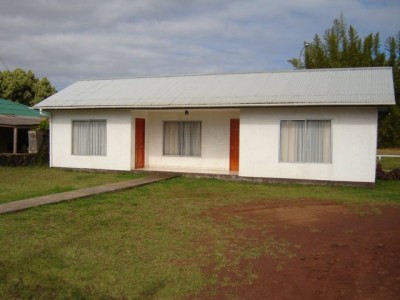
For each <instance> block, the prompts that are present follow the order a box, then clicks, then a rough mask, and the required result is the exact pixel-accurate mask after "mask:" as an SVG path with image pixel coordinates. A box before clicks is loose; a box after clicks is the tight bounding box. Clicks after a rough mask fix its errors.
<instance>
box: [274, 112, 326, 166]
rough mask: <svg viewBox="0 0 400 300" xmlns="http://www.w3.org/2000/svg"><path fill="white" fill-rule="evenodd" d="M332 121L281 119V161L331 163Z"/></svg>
mask: <svg viewBox="0 0 400 300" xmlns="http://www.w3.org/2000/svg"><path fill="white" fill-rule="evenodd" d="M331 143H332V142H331V121H329V120H293V121H281V132H280V153H279V159H280V161H281V162H295V163H331V162H332V145H331Z"/></svg>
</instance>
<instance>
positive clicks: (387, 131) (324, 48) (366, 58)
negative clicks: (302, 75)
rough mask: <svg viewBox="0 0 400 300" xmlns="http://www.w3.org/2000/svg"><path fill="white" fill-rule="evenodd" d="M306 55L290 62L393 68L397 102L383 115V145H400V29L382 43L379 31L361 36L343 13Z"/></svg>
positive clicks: (313, 66) (313, 65)
mask: <svg viewBox="0 0 400 300" xmlns="http://www.w3.org/2000/svg"><path fill="white" fill-rule="evenodd" d="M303 50H304V51H303V52H302V53H304V57H299V58H292V59H289V60H288V62H289V63H291V64H292V66H293V67H294V68H296V69H303V68H307V69H320V68H358V67H384V66H386V67H392V70H393V80H394V88H395V98H396V105H395V106H393V107H390V108H389V111H388V112H386V113H380V114H379V132H378V146H379V147H400V31H399V32H398V33H397V34H396V35H394V36H390V37H389V38H387V39H386V41H385V43H384V44H383V45H382V44H381V41H380V35H379V32H378V33H375V34H373V33H370V34H368V35H367V36H366V37H364V38H361V37H360V36H359V34H358V33H357V30H356V29H355V28H354V27H353V26H351V25H350V26H349V25H348V24H347V23H346V21H345V18H344V16H343V15H341V16H340V18H338V19H335V20H334V21H333V25H332V27H331V28H328V29H326V30H325V32H324V34H323V35H322V37H321V36H319V35H318V34H315V36H314V39H313V41H312V42H311V43H307V44H305V45H304V49H303Z"/></svg>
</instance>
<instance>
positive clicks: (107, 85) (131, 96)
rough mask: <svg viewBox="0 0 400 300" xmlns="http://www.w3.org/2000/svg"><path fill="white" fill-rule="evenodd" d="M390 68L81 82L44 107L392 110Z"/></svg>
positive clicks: (51, 99) (43, 105)
mask: <svg viewBox="0 0 400 300" xmlns="http://www.w3.org/2000/svg"><path fill="white" fill-rule="evenodd" d="M393 104H395V98H394V88H393V77H392V70H391V68H386V67H384V68H353V69H306V70H298V71H285V72H265V73H264V72H263V73H241V74H219V75H218V74H209V75H185V76H165V77H153V78H148V77H141V78H132V79H108V80H87V81H78V82H76V83H74V84H72V85H71V86H69V87H67V88H65V89H63V90H61V91H60V92H58V93H57V94H55V95H53V96H51V97H49V98H47V99H46V100H44V101H42V102H40V103H39V104H38V105H36V107H38V108H46V109H55V108H61V109H62V108H93V107H99V108H106V107H127V108H178V107H243V106H247V107H248V106H307V105H393Z"/></svg>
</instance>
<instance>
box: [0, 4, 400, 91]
mask: <svg viewBox="0 0 400 300" xmlns="http://www.w3.org/2000/svg"><path fill="white" fill-rule="evenodd" d="M340 13H343V14H344V15H345V17H346V20H347V22H348V24H350V25H353V26H354V27H355V28H356V29H357V30H358V33H359V34H360V36H361V37H364V36H365V35H367V34H369V33H376V32H380V34H381V39H382V41H384V40H385V39H386V38H387V37H388V36H392V35H395V34H396V33H397V32H398V31H399V30H400V0H240V1H239V0H107V1H103V0H68V1H67V0H0V56H1V58H2V59H3V61H4V62H5V64H6V65H7V66H8V68H9V69H10V70H12V69H15V68H23V69H25V70H28V69H31V70H32V71H33V72H34V73H35V74H36V75H37V76H39V77H43V76H46V77H47V78H49V80H50V81H51V83H52V84H53V85H55V86H56V88H57V89H62V88H64V87H66V86H67V85H69V84H71V83H72V82H74V81H76V80H79V79H93V78H115V77H135V76H153V75H176V74H198V73H226V72H249V71H270V70H286V69H291V65H290V64H289V63H288V62H287V60H288V59H290V58H292V57H298V56H299V53H300V50H301V48H302V46H303V41H310V40H312V38H313V37H314V35H315V34H316V33H318V34H320V35H322V34H323V32H324V31H325V29H327V28H329V27H330V26H331V25H332V22H333V20H334V19H335V18H338V17H339V16H340ZM4 69H5V66H4V64H2V63H1V62H0V70H1V71H2V70H4Z"/></svg>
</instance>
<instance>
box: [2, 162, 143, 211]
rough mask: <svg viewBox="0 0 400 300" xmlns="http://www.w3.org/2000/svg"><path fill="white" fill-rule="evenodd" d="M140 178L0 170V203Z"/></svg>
mask: <svg viewBox="0 0 400 300" xmlns="http://www.w3.org/2000/svg"><path fill="white" fill-rule="evenodd" d="M139 177H143V175H141V174H133V173H128V172H126V173H95V172H85V171H71V170H66V169H51V168H48V167H44V166H42V167H19V168H15V167H14V168H13V167H0V178H1V181H0V203H4V202H9V201H14V200H20V199H26V198H30V197H36V196H43V195H48V194H54V193H61V192H66V191H72V190H76V189H79V188H84V187H89V186H95V185H99V184H104V183H110V182H117V181H123V180H130V179H135V178H139Z"/></svg>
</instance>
